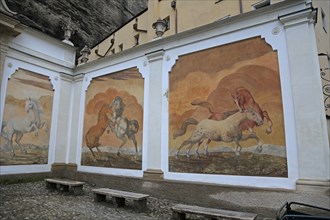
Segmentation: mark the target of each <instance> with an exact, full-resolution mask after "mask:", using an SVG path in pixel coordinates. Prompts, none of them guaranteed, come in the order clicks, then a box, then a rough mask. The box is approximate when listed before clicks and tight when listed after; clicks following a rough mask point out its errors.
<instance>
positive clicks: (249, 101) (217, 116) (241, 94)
mask: <svg viewBox="0 0 330 220" xmlns="http://www.w3.org/2000/svg"><path fill="white" fill-rule="evenodd" d="M231 95H232V97H233V99H234V102H235V104H236V105H237V108H238V109H234V110H231V111H225V112H216V111H214V109H213V106H212V105H211V103H209V102H208V101H205V100H199V99H197V100H194V101H193V102H191V104H192V105H198V106H201V107H204V108H207V109H208V110H209V112H210V113H211V115H210V116H209V118H208V119H212V120H217V121H220V120H224V119H226V118H228V117H229V116H230V115H232V114H235V113H236V112H238V111H239V112H243V111H244V110H246V109H253V110H255V111H256V112H257V113H258V114H259V115H260V116H261V117H262V120H264V118H266V119H267V121H268V127H267V129H266V133H267V134H270V133H271V132H272V126H273V123H272V121H271V119H270V117H269V115H268V112H267V111H263V110H261V108H260V106H259V105H258V103H257V102H256V101H255V100H254V98H253V96H252V95H251V93H250V91H249V90H248V89H246V88H244V87H237V88H236V89H235V90H234V92H233V93H231ZM188 123H189V119H187V120H185V121H184V122H183V123H182V125H181V128H180V130H179V131H177V132H175V133H174V134H173V138H174V139H175V138H176V137H178V136H182V135H184V134H185V133H186V130H187V126H188ZM255 126H259V125H258V124H257V123H256V122H255V121H252V120H245V121H243V122H242V123H241V124H240V128H241V130H242V131H245V130H248V131H250V134H248V135H246V136H245V138H246V139H245V140H247V139H249V138H252V139H256V140H257V141H258V147H257V149H256V150H257V152H259V153H260V152H261V151H262V144H261V141H260V139H259V137H258V136H257V135H256V134H255V133H254V132H253V127H255ZM210 143H211V140H208V141H207V143H206V145H205V154H206V155H208V145H209V144H210Z"/></svg>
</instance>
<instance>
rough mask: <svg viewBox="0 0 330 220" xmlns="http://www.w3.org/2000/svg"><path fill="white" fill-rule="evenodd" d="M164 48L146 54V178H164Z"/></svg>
mask: <svg viewBox="0 0 330 220" xmlns="http://www.w3.org/2000/svg"><path fill="white" fill-rule="evenodd" d="M163 55H164V51H163V50H158V51H154V52H151V53H148V54H146V56H147V58H148V62H149V73H150V74H149V83H148V85H149V94H148V100H149V104H148V109H149V115H148V126H147V129H148V131H147V132H148V140H147V143H148V148H147V152H146V154H147V169H146V170H145V171H144V175H143V176H144V177H145V178H152V179H154V178H156V179H163V171H162V170H161V164H162V163H161V152H162V150H161V146H162V143H161V136H162V132H161V123H160V122H161V118H162V66H163Z"/></svg>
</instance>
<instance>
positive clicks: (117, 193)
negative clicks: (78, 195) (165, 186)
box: [92, 188, 149, 200]
mask: <svg viewBox="0 0 330 220" xmlns="http://www.w3.org/2000/svg"><path fill="white" fill-rule="evenodd" d="M92 191H93V192H94V193H96V194H102V195H109V196H113V197H117V198H128V199H133V200H142V199H146V198H148V197H149V195H147V194H140V193H133V192H126V191H121V190H115V189H108V188H100V189H93V190H92Z"/></svg>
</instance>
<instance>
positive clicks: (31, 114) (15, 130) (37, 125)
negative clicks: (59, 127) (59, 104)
mask: <svg viewBox="0 0 330 220" xmlns="http://www.w3.org/2000/svg"><path fill="white" fill-rule="evenodd" d="M25 112H26V113H27V115H26V116H25V117H17V118H12V119H10V120H8V122H5V121H4V122H3V124H2V131H1V136H2V137H4V138H5V139H6V140H7V143H6V145H9V147H10V148H11V150H12V156H15V151H14V148H13V142H12V139H13V136H14V135H16V138H15V142H16V143H17V145H18V146H19V147H20V149H21V151H22V152H23V153H25V154H26V153H27V152H26V150H25V149H24V148H23V146H22V145H21V142H20V141H21V139H22V137H23V135H24V134H25V133H30V132H33V131H34V135H35V136H36V137H37V136H38V133H39V130H40V129H42V128H43V127H44V125H45V124H46V122H45V121H41V117H40V115H41V114H42V111H41V107H40V103H39V101H38V100H36V99H33V98H28V99H27V100H26V101H25ZM46 125H47V124H46ZM5 128H6V130H7V131H5ZM46 132H48V127H47V126H46Z"/></svg>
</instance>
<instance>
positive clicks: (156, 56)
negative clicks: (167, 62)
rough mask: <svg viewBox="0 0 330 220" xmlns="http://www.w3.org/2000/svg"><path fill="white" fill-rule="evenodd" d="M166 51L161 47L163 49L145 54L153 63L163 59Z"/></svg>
mask: <svg viewBox="0 0 330 220" xmlns="http://www.w3.org/2000/svg"><path fill="white" fill-rule="evenodd" d="M164 53H165V51H164V50H163V49H161V50H157V51H154V52H150V53H147V54H145V55H146V57H147V58H148V61H149V63H152V62H156V61H159V60H162V59H163V56H164Z"/></svg>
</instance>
